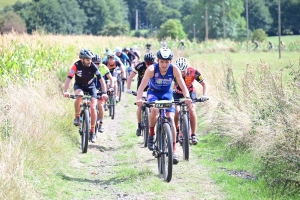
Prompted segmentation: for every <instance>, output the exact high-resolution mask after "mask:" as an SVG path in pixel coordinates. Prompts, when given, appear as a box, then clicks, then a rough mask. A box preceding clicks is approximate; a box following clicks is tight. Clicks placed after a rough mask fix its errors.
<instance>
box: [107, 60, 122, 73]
mask: <svg viewBox="0 0 300 200" xmlns="http://www.w3.org/2000/svg"><path fill="white" fill-rule="evenodd" d="M103 64H104V65H106V66H107V68H108V69H109V71H110V73H111V74H112V75H113V72H114V70H115V69H116V68H117V67H121V63H120V61H117V60H114V64H113V65H110V64H109V62H108V61H106V62H104V63H103Z"/></svg>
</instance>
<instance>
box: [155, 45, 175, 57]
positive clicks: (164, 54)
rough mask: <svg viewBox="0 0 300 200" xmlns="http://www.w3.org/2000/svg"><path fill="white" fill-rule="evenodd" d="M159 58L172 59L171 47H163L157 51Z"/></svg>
mask: <svg viewBox="0 0 300 200" xmlns="http://www.w3.org/2000/svg"><path fill="white" fill-rule="evenodd" d="M157 58H158V59H161V60H172V58H173V53H172V51H171V50H170V49H168V48H166V47H162V48H160V49H159V50H158V52H157Z"/></svg>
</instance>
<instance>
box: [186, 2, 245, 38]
mask: <svg viewBox="0 0 300 200" xmlns="http://www.w3.org/2000/svg"><path fill="white" fill-rule="evenodd" d="M224 4H225V13H226V20H225V25H226V36H227V38H232V39H235V38H237V37H238V35H239V33H240V31H239V30H241V29H244V28H245V25H246V22H245V19H244V18H243V17H242V16H241V13H242V12H243V11H244V6H243V0H224ZM206 8H207V13H208V19H207V20H208V27H207V28H208V30H209V38H214V39H216V38H221V37H223V34H224V29H223V23H224V21H223V19H224V18H223V5H222V1H219V0H198V1H195V2H194V3H193V8H192V10H191V14H190V15H187V16H185V17H184V20H183V24H184V30H185V31H186V32H190V31H191V30H193V24H195V25H196V30H198V31H199V33H198V34H197V35H196V38H198V40H204V38H205V28H206V27H205V10H206ZM209 16H211V18H210V17H209ZM189 38H190V39H192V34H189Z"/></svg>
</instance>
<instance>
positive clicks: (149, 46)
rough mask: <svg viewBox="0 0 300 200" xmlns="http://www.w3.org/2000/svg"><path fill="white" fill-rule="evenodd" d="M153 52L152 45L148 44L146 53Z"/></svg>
mask: <svg viewBox="0 0 300 200" xmlns="http://www.w3.org/2000/svg"><path fill="white" fill-rule="evenodd" d="M150 51H151V44H150V43H149V42H148V43H147V44H146V52H150Z"/></svg>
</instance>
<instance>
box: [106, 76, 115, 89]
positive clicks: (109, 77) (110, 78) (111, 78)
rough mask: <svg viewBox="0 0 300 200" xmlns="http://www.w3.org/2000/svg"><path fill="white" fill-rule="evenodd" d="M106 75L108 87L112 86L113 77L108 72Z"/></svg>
mask: <svg viewBox="0 0 300 200" xmlns="http://www.w3.org/2000/svg"><path fill="white" fill-rule="evenodd" d="M106 77H107V78H108V79H109V81H110V87H112V88H113V87H114V81H113V77H112V75H111V74H110V73H109V72H108V74H106Z"/></svg>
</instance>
